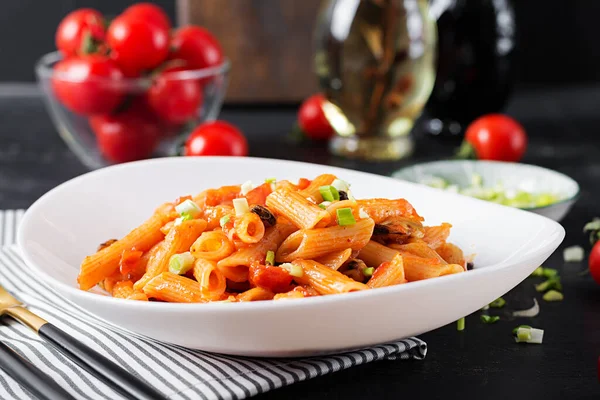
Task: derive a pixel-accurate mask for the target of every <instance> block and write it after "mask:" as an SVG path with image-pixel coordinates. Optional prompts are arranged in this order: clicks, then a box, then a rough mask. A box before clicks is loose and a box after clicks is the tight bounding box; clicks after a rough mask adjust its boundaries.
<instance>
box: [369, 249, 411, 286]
mask: <svg viewBox="0 0 600 400" xmlns="http://www.w3.org/2000/svg"><path fill="white" fill-rule="evenodd" d="M406 282H407V281H406V278H405V276H404V262H403V259H402V256H401V255H400V254H396V255H395V256H394V258H393V259H392V260H391V261H388V262H384V263H382V264H381V265H380V266H379V267H377V268H375V272H373V276H371V279H369V281H368V282H367V286H368V287H370V288H372V289H374V288H379V287H384V286H393V285H400V284H403V283H406Z"/></svg>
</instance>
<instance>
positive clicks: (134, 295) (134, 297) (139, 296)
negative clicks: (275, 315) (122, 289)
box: [127, 292, 148, 301]
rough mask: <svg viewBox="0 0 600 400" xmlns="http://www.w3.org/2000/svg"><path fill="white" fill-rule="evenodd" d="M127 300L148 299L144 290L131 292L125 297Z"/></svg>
mask: <svg viewBox="0 0 600 400" xmlns="http://www.w3.org/2000/svg"><path fill="white" fill-rule="evenodd" d="M127 300H137V301H148V296H146V293H144V292H133V293H132V294H130V295H129V297H127Z"/></svg>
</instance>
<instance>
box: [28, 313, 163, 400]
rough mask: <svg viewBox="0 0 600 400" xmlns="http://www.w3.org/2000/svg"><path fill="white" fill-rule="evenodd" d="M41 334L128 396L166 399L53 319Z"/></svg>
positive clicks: (139, 399)
mask: <svg viewBox="0 0 600 400" xmlns="http://www.w3.org/2000/svg"><path fill="white" fill-rule="evenodd" d="M38 334H39V335H40V336H41V337H43V338H44V339H46V340H47V341H48V342H50V343H52V344H53V345H54V346H56V347H57V348H58V350H60V351H61V352H62V353H63V354H64V355H65V356H67V357H69V358H70V359H71V360H73V361H74V362H75V363H76V364H78V365H79V366H80V367H81V368H83V369H85V370H87V371H88V372H90V373H91V374H92V375H94V376H96V377H97V378H98V379H100V380H102V381H103V382H104V383H106V384H107V385H108V386H110V387H112V388H113V389H115V390H116V391H118V392H119V393H121V394H122V395H124V396H126V397H127V398H129V399H134V400H165V399H166V398H167V397H166V396H164V395H162V394H161V393H159V392H158V391H157V390H156V389H154V388H153V387H152V386H150V385H148V384H147V383H146V382H145V381H143V380H142V379H140V378H138V377H137V376H135V375H133V374H131V373H130V372H128V371H127V370H125V369H124V368H122V367H120V366H118V365H117V364H115V363H114V362H112V361H110V360H109V359H108V358H106V357H105V356H103V355H102V354H100V353H98V352H97V351H95V350H92V349H91V348H89V347H88V346H86V345H85V344H83V343H81V342H79V341H78V340H76V339H75V338H73V337H72V336H69V335H68V334H67V333H66V332H64V331H63V330H61V329H59V328H57V327H56V326H54V325H52V324H50V323H47V324H44V325H42V326H41V327H40V329H39V331H38Z"/></svg>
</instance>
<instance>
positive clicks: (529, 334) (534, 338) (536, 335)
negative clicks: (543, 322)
mask: <svg viewBox="0 0 600 400" xmlns="http://www.w3.org/2000/svg"><path fill="white" fill-rule="evenodd" d="M513 335H514V336H515V341H516V342H517V343H533V344H541V343H542V341H543V339H544V331H543V330H542V329H536V328H532V327H530V326H526V325H521V326H519V327H517V328H515V329H513Z"/></svg>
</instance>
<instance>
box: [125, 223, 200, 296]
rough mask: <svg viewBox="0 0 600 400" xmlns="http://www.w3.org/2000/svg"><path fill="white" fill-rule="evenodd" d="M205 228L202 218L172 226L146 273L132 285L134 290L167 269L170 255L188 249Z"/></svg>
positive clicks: (142, 286) (149, 263)
mask: <svg viewBox="0 0 600 400" xmlns="http://www.w3.org/2000/svg"><path fill="white" fill-rule="evenodd" d="M205 228H206V221H205V220H203V219H192V220H189V221H183V222H182V223H181V224H179V225H177V226H174V227H173V229H171V231H170V232H169V234H168V235H167V236H166V237H165V240H164V242H163V243H162V245H161V247H160V249H158V250H157V251H156V253H155V254H154V256H153V257H152V258H151V259H150V260H149V261H148V266H147V269H146V273H145V274H144V276H142V277H141V278H140V279H139V280H138V281H137V282H136V283H135V284H134V285H133V288H134V289H135V290H142V289H143V288H144V286H145V285H146V284H147V283H148V282H149V281H150V280H151V279H152V278H154V277H156V276H158V275H160V274H161V273H163V272H165V271H167V270H168V269H169V260H170V259H171V256H173V255H175V254H178V253H184V252H186V251H189V249H190V246H191V245H192V243H194V242H195V241H196V239H197V238H198V236H200V234H201V233H202V231H204V229H205Z"/></svg>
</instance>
